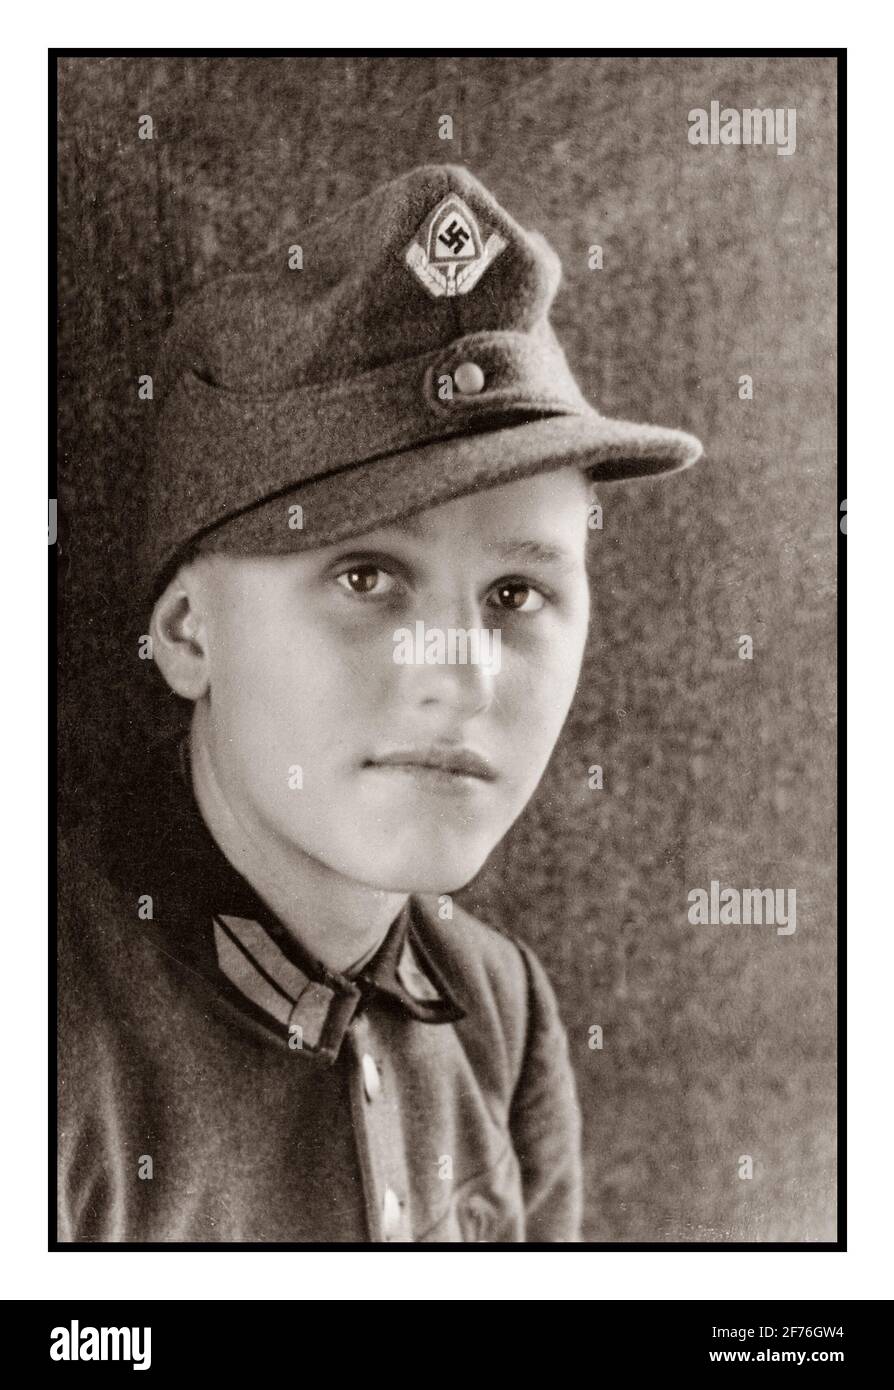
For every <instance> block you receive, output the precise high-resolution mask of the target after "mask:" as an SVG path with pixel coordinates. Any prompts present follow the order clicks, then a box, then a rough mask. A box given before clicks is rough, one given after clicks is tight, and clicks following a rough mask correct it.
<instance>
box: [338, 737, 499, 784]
mask: <svg viewBox="0 0 894 1390" xmlns="http://www.w3.org/2000/svg"><path fill="white" fill-rule="evenodd" d="M364 766H365V767H393V768H406V769H408V770H409V769H415V770H417V771H418V770H420V769H424V770H428V771H432V772H440V773H441V774H446V775H449V776H452V777H474V778H477V779H478V780H479V781H482V782H493V781H494V780H495V778H496V773H495V772H494V770H493V768H492V767H491V765H490V763H489V762H488V761H487V759H486V758H484V757H482V755H481V754H480V753H476V752H475V751H474V750H473V749H471V748H461V747H458V746H456V745H444V744H441V745H433V746H430V747H428V748H396V749H394V750H393V751H392V752H390V753H382V754H380V755H379V756H378V757H376V758H368V759H367V761H366V762H365V764H364Z"/></svg>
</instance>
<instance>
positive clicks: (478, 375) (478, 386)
mask: <svg viewBox="0 0 894 1390" xmlns="http://www.w3.org/2000/svg"><path fill="white" fill-rule="evenodd" d="M453 380H454V383H455V385H456V389H457V391H459V392H461V393H462V395H464V396H477V395H478V392H479V391H482V390H483V389H484V372H483V371H482V370H481V368H480V367H479V365H478V363H477V362H460V364H459V366H458V367H457V369H456V371H455V372H454V373H453Z"/></svg>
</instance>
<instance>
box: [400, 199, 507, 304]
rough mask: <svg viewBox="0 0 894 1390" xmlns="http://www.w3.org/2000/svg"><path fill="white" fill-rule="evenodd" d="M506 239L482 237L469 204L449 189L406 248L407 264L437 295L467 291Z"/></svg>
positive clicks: (499, 250)
mask: <svg viewBox="0 0 894 1390" xmlns="http://www.w3.org/2000/svg"><path fill="white" fill-rule="evenodd" d="M505 245H506V242H505V241H504V240H503V238H502V237H501V236H498V235H497V233H496V232H491V234H490V236H488V238H487V240H486V241H485V240H484V239H483V238H482V235H481V229H480V227H479V226H478V222H477V220H476V218H475V214H474V213H473V212H472V210H471V208H470V207H469V206H468V205H467V204H466V203H464V202H463V200H462V198H460V197H458V196H457V195H456V194H455V193H451V194H450V195H449V196H448V197H446V198H445V199H444V200H443V201H442V202H440V203H439V204H438V206H437V207H436V208H434V209H433V211H432V212H430V213H429V215H428V217H427V218H426V219H425V222H424V223H423V224H422V226H421V227H420V228H419V230H418V232H417V233H416V236H415V237H414V238H413V240H412V241H411V242H410V244H409V246H408V247H407V249H406V253H405V259H406V263H407V265H408V266H409V267H410V269H411V270H412V271H413V272H414V274H415V275H416V276H417V277H418V279H419V280H420V282H421V283H422V284H423V285H424V286H425V288H426V289H427V290H428V292H429V294H431V295H433V296H434V297H435V298H436V299H437V298H440V297H441V296H442V295H454V294H468V293H469V290H471V289H473V288H474V286H475V285H477V283H478V281H479V280H480V279H481V277H482V275H483V274H484V272H485V270H486V269H487V267H488V266H489V265H490V263H491V261H493V260H494V259H495V257H497V256H498V255H499V254H500V252H501V251H502V250H503V248H504V246H505Z"/></svg>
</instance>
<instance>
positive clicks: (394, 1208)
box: [382, 1187, 400, 1240]
mask: <svg viewBox="0 0 894 1390" xmlns="http://www.w3.org/2000/svg"><path fill="white" fill-rule="evenodd" d="M399 1231H400V1202H399V1201H398V1197H397V1193H396V1192H395V1191H394V1189H393V1188H391V1187H386V1188H385V1200H384V1201H383V1203H382V1233H383V1235H384V1237H385V1239H386V1240H391V1239H392V1238H393V1237H394V1236H396V1235H397V1234H398V1233H399Z"/></svg>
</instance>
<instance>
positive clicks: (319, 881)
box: [189, 721, 409, 975]
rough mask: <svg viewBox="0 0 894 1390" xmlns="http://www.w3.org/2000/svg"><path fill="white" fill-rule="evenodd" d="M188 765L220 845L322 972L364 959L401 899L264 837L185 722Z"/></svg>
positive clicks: (196, 728) (346, 968) (345, 969)
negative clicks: (226, 788)
mask: <svg viewBox="0 0 894 1390" xmlns="http://www.w3.org/2000/svg"><path fill="white" fill-rule="evenodd" d="M189 751H190V768H191V774H192V784H193V790H194V793H195V798H196V802H197V804H198V807H199V810H200V811H201V814H202V818H203V819H204V821H205V824H206V825H207V827H208V829H209V831H210V832H211V834H212V835H213V837H214V839H215V841H216V842H217V844H218V846H219V847H220V849H221V850H222V851H223V853H224V854H225V855H226V857H227V859H228V860H229V861H230V863H231V864H232V865H233V867H234V869H236V870H237V871H238V872H239V873H240V874H241V875H242V877H243V878H244V879H246V881H247V882H248V883H250V884H251V886H252V888H253V889H254V890H255V892H256V893H257V894H258V896H259V897H260V898H262V899H263V901H264V902H265V903H266V904H267V906H268V907H269V909H270V911H271V912H273V913H275V915H276V916H277V917H278V918H279V920H280V921H281V922H282V924H283V926H284V927H285V928H286V929H287V930H288V931H289V932H291V933H292V935H293V936H294V937H295V939H296V941H297V942H298V943H299V944H300V945H301V946H302V947H303V948H304V950H305V951H307V952H308V953H309V954H310V955H311V956H313V957H315V958H316V959H317V960H319V961H321V962H322V963H323V965H325V966H326V968H327V969H328V970H332V971H335V972H336V973H338V974H342V975H347V974H350V973H352V971H354V970H357V969H359V968H360V967H362V966H363V965H365V964H366V962H367V960H369V959H370V958H371V957H372V956H373V955H374V954H375V952H376V951H377V950H378V947H379V946H380V945H381V943H382V941H383V940H384V939H385V936H386V935H387V933H388V928H389V927H390V926H391V924H392V922H393V921H394V919H395V918H396V917H397V916H398V914H399V913H400V910H401V908H402V907H403V906H404V904H405V903H406V901H407V898H408V896H409V895H408V894H407V893H400V892H398V893H389V892H386V891H385V890H384V889H380V888H371V887H370V886H369V885H368V884H364V883H358V882H356V881H354V880H352V879H348V878H345V877H343V876H342V875H341V874H339V873H337V872H336V871H335V870H334V869H330V868H328V867H327V866H326V865H325V864H322V863H321V862H320V861H319V860H317V859H314V858H312V857H311V856H310V855H308V854H305V853H304V852H303V851H302V850H300V849H298V848H297V847H295V846H292V845H286V844H285V843H283V842H282V841H280V840H277V839H272V838H271V837H270V836H269V835H267V834H266V833H265V832H264V831H263V829H262V827H260V826H259V825H257V824H256V823H254V822H253V820H252V818H251V816H250V815H248V814H246V812H245V811H244V809H243V808H234V807H233V806H232V805H231V803H230V801H229V800H228V799H227V797H226V795H225V793H224V791H223V789H222V787H221V786H220V783H219V781H218V778H217V776H216V774H215V770H214V765H213V762H212V759H211V757H210V755H209V751H208V748H207V745H206V743H205V740H204V738H203V735H202V729H201V725H200V724H198V722H197V721H194V722H193V726H192V731H191V734H190V739H189Z"/></svg>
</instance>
